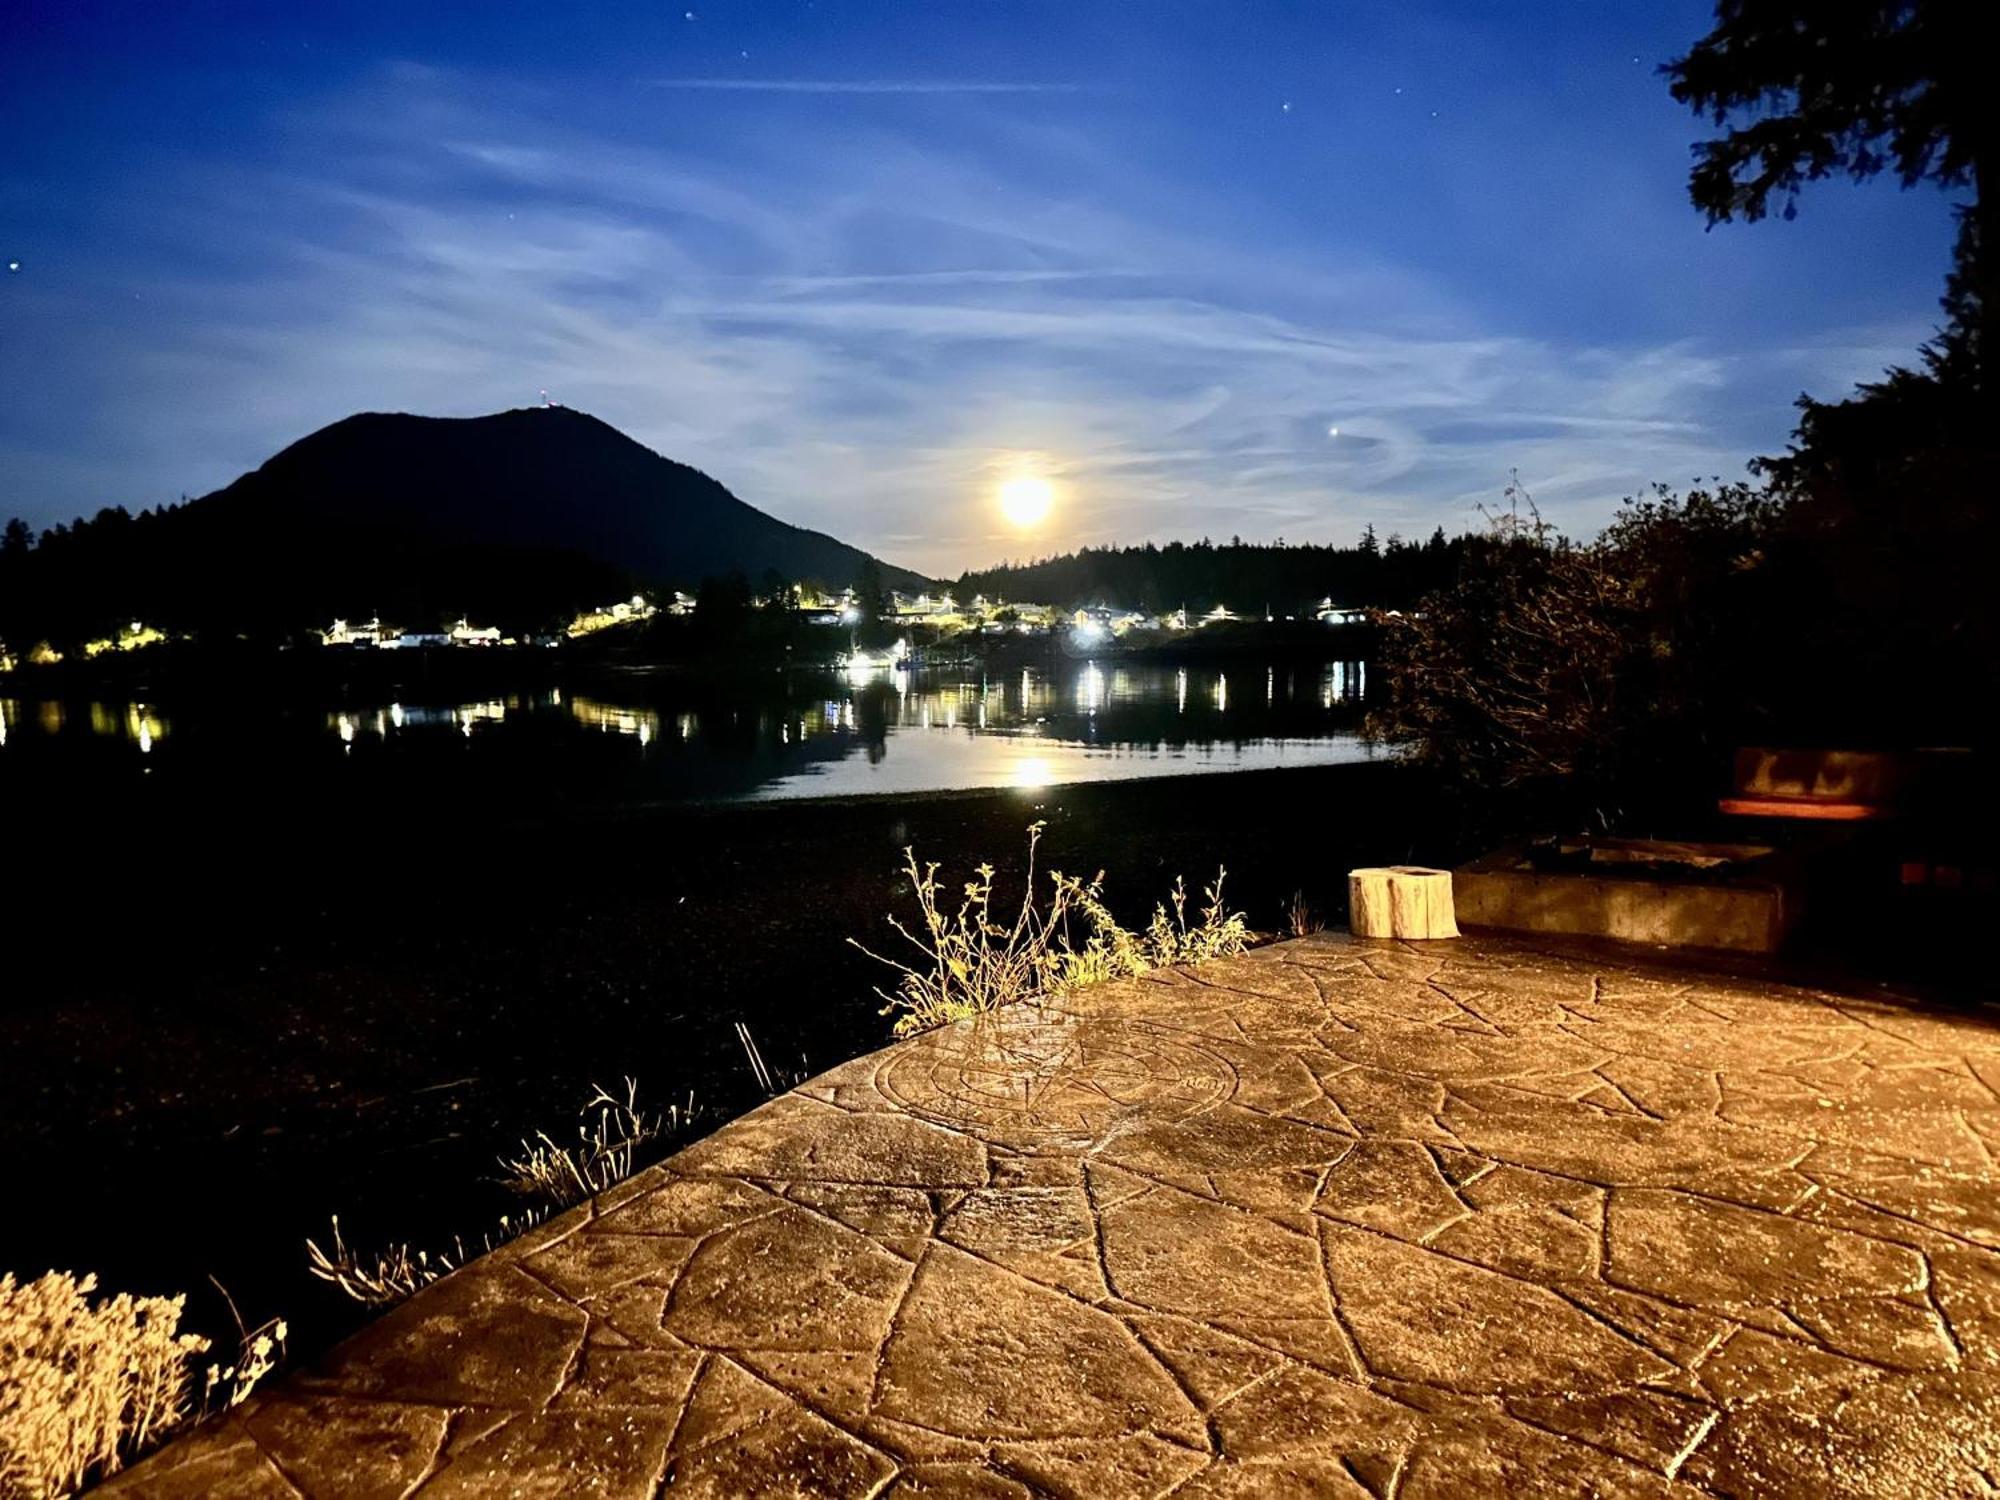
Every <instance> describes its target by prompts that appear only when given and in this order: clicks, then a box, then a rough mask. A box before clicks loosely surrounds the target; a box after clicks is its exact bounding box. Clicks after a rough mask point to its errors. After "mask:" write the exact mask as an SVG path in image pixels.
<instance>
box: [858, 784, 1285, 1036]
mask: <svg viewBox="0 0 2000 1500" xmlns="http://www.w3.org/2000/svg"><path fill="white" fill-rule="evenodd" d="M1042 827H1043V825H1042V824H1040V823H1033V824H1030V825H1029V828H1028V868H1027V875H1026V878H1025V880H1024V882H1023V885H1022V891H1021V905H1020V907H1019V909H1018V910H1017V911H1016V912H1015V914H1014V917H1013V920H1012V921H1011V922H1003V921H1000V920H997V919H996V917H995V914H994V910H993V903H994V886H993V880H994V869H993V866H992V865H990V864H982V865H980V866H979V867H978V868H977V869H976V870H975V871H974V878H973V879H971V880H968V881H966V882H965V884H964V885H963V886H961V887H960V896H959V902H958V906H957V908H956V909H947V907H946V904H945V902H946V900H947V899H948V898H945V897H943V896H942V894H941V892H942V889H943V887H942V886H941V884H940V882H939V880H938V869H939V866H938V864H937V863H936V862H935V861H932V862H930V863H928V864H923V865H919V864H918V863H917V857H916V852H915V851H914V850H913V849H905V850H904V851H903V870H904V873H905V875H906V876H907V877H908V878H909V881H910V888H911V890H912V892H913V893H914V895H915V896H916V900H917V910H918V912H919V914H920V915H921V917H922V931H921V932H920V933H919V932H913V931H911V930H910V928H909V927H908V926H907V925H905V924H904V922H903V921H902V919H901V918H899V917H897V916H895V915H893V914H892V915H891V916H890V917H889V919H888V922H889V926H890V927H891V928H893V929H894V930H895V931H896V933H897V934H898V935H899V936H901V937H902V938H903V940H904V941H905V942H907V943H908V944H909V945H910V946H911V947H912V948H913V949H915V950H916V954H917V959H916V961H915V962H914V963H905V962H902V961H901V960H898V959H894V958H888V957H885V956H884V955H882V954H880V953H877V952H875V951H874V950H873V949H871V948H869V947H867V946H866V945H865V944H863V943H861V942H860V941H859V940H857V939H854V938H849V939H848V942H849V943H851V944H853V946H854V947H856V948H858V949H860V950H861V951H862V952H863V953H866V954H867V955H868V956H869V957H870V958H873V959H875V960H876V961H877V962H879V963H883V964H887V965H888V966H889V967H890V968H892V969H894V970H896V971H897V973H898V974H899V975H900V976H901V977H900V978H899V979H898V980H897V982H896V984H895V986H894V987H893V988H892V989H887V990H884V989H878V990H877V991H876V994H878V995H880V996H881V997H882V1000H883V1002H884V1004H883V1010H882V1013H883V1014H884V1015H891V1014H894V1013H895V1012H897V1011H901V1012H902V1014H901V1015H900V1016H898V1017H897V1020H896V1026H895V1032H896V1035H897V1036H908V1035H911V1034H912V1033H914V1032H919V1031H926V1030H929V1029H930V1028H932V1027H934V1026H942V1025H945V1024H947V1023H949V1022H952V1021H957V1020H962V1019H964V1018H966V1017H968V1016H976V1015H982V1014H985V1013H986V1012H988V1011H993V1010H997V1009H999V1008H1000V1007H1001V1006H1004V1005H1011V1004H1014V1003H1016V1002H1017V1001H1021V1000H1029V999H1040V998H1043V997H1048V996H1060V995H1068V994H1073V993H1075V992H1076V991H1078V990H1081V989H1085V988H1088V987H1089V986H1091V985H1093V984H1101V983H1103V982H1104V981H1106V980H1110V979H1121V978H1128V977H1132V976H1136V975H1139V974H1144V973H1146V972H1147V971H1149V970H1151V969H1157V968H1162V967H1164V966H1166V965H1169V964H1181V963H1198V962H1200V961H1201V960H1203V959H1207V958H1220V957H1224V956H1228V955H1231V954H1236V953H1241V952H1243V950H1244V949H1245V948H1246V947H1248V946H1249V941H1250V930H1249V928H1248V927H1247V926H1246V925H1245V923H1244V920H1243V916H1242V914H1241V913H1240V912H1230V911H1228V910H1227V909H1226V908H1225V905H1224V902H1223V899H1222V881H1223V875H1224V873H1225V872H1222V871H1217V873H1216V877H1215V882H1214V883H1213V884H1212V885H1210V886H1208V887H1206V888H1205V889H1204V892H1203V895H1204V900H1205V904H1204V905H1203V906H1202V908H1201V910H1200V914H1199V917H1198V919H1197V920H1196V921H1194V922H1190V921H1189V920H1188V915H1187V899H1188V898H1187V888H1186V886H1185V884H1184V883H1183V882H1181V881H1180V880H1176V881H1175V882H1174V889H1173V891H1172V893H1171V895H1170V896H1169V898H1168V899H1169V901H1170V902H1171V903H1172V906H1173V911H1172V914H1171V915H1169V913H1168V911H1167V906H1166V903H1162V904H1160V905H1158V906H1155V907H1154V908H1153V916H1152V920H1151V921H1150V922H1149V923H1148V924H1147V927H1146V930H1145V931H1144V932H1137V933H1135V932H1131V931H1128V930H1127V929H1126V928H1124V927H1122V926H1120V925H1119V923H1118V921H1117V919H1116V918H1115V917H1114V916H1113V915H1112V914H1111V911H1110V908H1109V907H1107V906H1106V905H1105V903H1104V874H1103V872H1102V871H1099V872H1098V874H1097V875H1096V876H1094V877H1093V878H1091V879H1090V880H1087V881H1086V880H1081V879H1078V878H1077V877H1076V876H1073V875H1065V874H1063V873H1062V872H1061V871H1059V870H1058V871H1051V872H1050V877H1049V878H1050V883H1051V891H1050V896H1049V900H1048V902H1047V903H1046V904H1045V905H1038V904H1037V903H1036V900H1035V862H1036V855H1037V852H1038V851H1039V849H1040V846H1041V837H1042Z"/></svg>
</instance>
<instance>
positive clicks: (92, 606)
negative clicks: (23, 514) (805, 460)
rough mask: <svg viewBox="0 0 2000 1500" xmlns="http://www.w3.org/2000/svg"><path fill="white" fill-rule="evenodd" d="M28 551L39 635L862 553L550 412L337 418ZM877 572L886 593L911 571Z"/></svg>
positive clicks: (547, 600)
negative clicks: (203, 487) (168, 497)
mask: <svg viewBox="0 0 2000 1500" xmlns="http://www.w3.org/2000/svg"><path fill="white" fill-rule="evenodd" d="M30 556H31V558H32V559H33V561H34V564H35V566H34V567H32V568H31V569H29V570H27V571H28V572H29V574H30V583H31V587H30V589H29V593H31V594H32V595H35V596H37V597H39V599H40V600H41V601H42V603H43V605H44V606H45V608H44V610H43V611H42V612H43V613H44V614H47V615H52V616H54V617H55V618H53V619H51V620H48V621H45V622H44V624H43V625H42V626H40V627H37V629H38V633H42V634H48V633H53V632H55V631H59V630H62V629H78V628H83V627H84V626H85V625H86V624H94V623H95V622H96V621H97V620H98V619H99V617H103V618H104V619H106V620H113V619H117V620H122V619H126V618H133V617H137V618H144V619H146V620H147V621H148V622H149V623H152V622H158V623H160V624H163V625H168V626H178V627H183V628H206V629H216V628H226V629H232V630H236V631H243V630H250V631H253V632H254V631H266V630H284V629H297V628H299V627H302V626H305V625H308V624H313V623H318V622H321V621H323V620H325V619H327V618H330V617H332V616H334V615H336V614H338V615H347V616H350V617H353V616H367V615H370V614H375V613H379V614H381V615H382V616H383V617H384V618H394V619H397V620H398V621H400V622H402V623H406V624H414V623H417V622H420V621H426V620H435V619H438V618H441V617H445V616H449V615H457V614H470V615H472V616H474V617H475V618H478V619H484V620H492V621H494V622H496V623H502V624H508V625H512V626H516V627H518V628H530V627H531V626H532V625H534V624H535V623H536V622H538V621H543V620H548V619H553V618H556V617H559V616H561V615H562V614H563V613H564V612H566V611H569V610H571V609H574V608H578V607H581V606H584V605H587V604H591V603H603V602H605V601H607V600H610V599H616V598H620V597H623V596H624V595H625V594H628V593H630V592H631V591H632V589H633V588H634V587H636V586H642V585H645V586H661V585H679V586H682V587H692V586H693V585H696V584H698V583H699V582H700V581H701V580H702V579H703V578H705V577H709V576H721V575H724V574H728V573H731V572H741V573H742V574H743V575H744V576H745V577H746V578H748V579H749V580H750V581H751V582H752V583H753V584H755V583H756V582H757V581H758V580H759V579H761V578H762V577H763V576H764V575H765V574H766V573H767V572H771V571H775V572H776V573H778V574H780V575H782V576H783V577H784V578H786V579H788V580H798V579H805V580H811V581H814V582H818V583H821V584H824V585H827V586H829V587H832V588H842V587H846V586H847V585H849V584H852V583H854V582H855V581H856V580H857V578H858V577H859V576H860V574H861V571H862V569H863V568H864V567H865V566H866V565H867V564H868V563H869V562H870V561H871V559H870V558H869V556H868V554H866V553H864V552H862V551H861V550H860V549H859V548H856V547H851V546H849V545H847V544H846V543H845V542H842V541H839V540H837V539H835V538H833V537H830V536H827V535H825V534H824V533H821V532H817V531H808V530H805V529H804V528H802V527H798V526H792V525H789V524H787V523H786V522H783V521H780V520H778V519H777V518H775V517H773V516H770V515H766V514H765V513H764V512H763V511H760V510H758V509H756V508H755V507H754V506H751V505H748V504H745V503H744V502H743V501H742V500H739V499H738V498H737V497H736V496H735V495H733V494H731V493H730V492H729V490H728V489H727V488H726V487H724V486H723V485H722V484H720V483H719V482H718V481H716V480H714V479H712V478H710V477H709V476H708V475H707V474H704V473H702V472H701V471H700V470H698V469H694V468H690V467H689V466H688V465H686V464H681V463H675V462H674V461H673V460H671V459H668V458H663V457H661V456H660V455H659V454H657V453H654V452H653V451H652V450H651V449H648V448H646V447H644V446H642V445H641V444H639V443H636V442H634V441H633V440H632V439H631V438H629V437H627V436H625V435H624V434H623V433H621V432H619V431H618V430H617V429H616V428H613V427H611V426H609V425H608V424H606V423H604V422H601V421H599V420H598V419H597V418H595V417H592V416H589V415H587V414H586V413H583V412H580V411H572V410H569V409H567V408H563V407H530V408H526V409H522V410H515V411H504V412H496V413H494V414H492V415H491V416H483V417H470V418H444V417H421V416H410V415H406V414H390V413H378V412H368V413H363V414H361V415H358V416H352V417H348V418H346V419H345V420H343V421H339V422H335V423H334V424H333V425H332V426H330V427H324V428H322V429H320V430H319V431H318V432H315V433H313V434H311V435H310V436H309V437H304V438H301V439H300V440H299V441H298V442H296V443H293V444H292V445H291V446H290V447H288V448H286V449H285V450H284V451H282V452H281V453H279V454H277V455H276V456H275V457H273V458H271V459H270V460H269V461H268V462H266V463H265V464H264V465H263V466H262V467H260V468H258V469H255V470H253V471H252V472H250V473H248V474H245V475H243V476H242V477H241V478H240V479H237V480H236V481H235V482H234V483H232V484H230V485H228V486H227V487H226V488H224V489H221V490H218V491H216V492H215V493H213V494H211V495H206V496H203V497H202V498H201V499H198V500H193V501H189V502H187V503H186V504H183V505H180V506H176V507H174V508H172V509H170V510H166V511H162V512H159V513H148V514H145V515H141V516H137V517H131V516H127V515H125V513H124V512H123V511H122V510H118V511H106V512H103V513H101V514H100V515H99V517H98V518H97V519H96V520H94V521H91V522H88V523H80V524H79V525H78V526H77V527H76V528H74V529H72V530H69V531H68V532H66V533H65V534H63V535H59V536H56V537H54V538H52V539H49V540H45V541H44V542H43V543H42V545H41V546H39V547H37V548H36V549H35V551H34V553H32V554H30ZM877 565H878V566H879V567H880V569H881V576H882V579H883V582H884V584H885V585H886V586H889V587H894V588H904V589H911V588H917V587H921V586H922V585H923V584H924V583H925V582H926V580H924V579H923V578H921V577H920V576H919V575H918V574H915V573H912V572H910V571H909V570H907V569H904V568H898V567H894V566H892V565H890V564H888V563H880V562H878V564H877ZM21 602H22V603H24V604H25V603H26V601H25V600H23V601H21ZM17 633H23V634H24V633H25V632H24V631H17Z"/></svg>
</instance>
